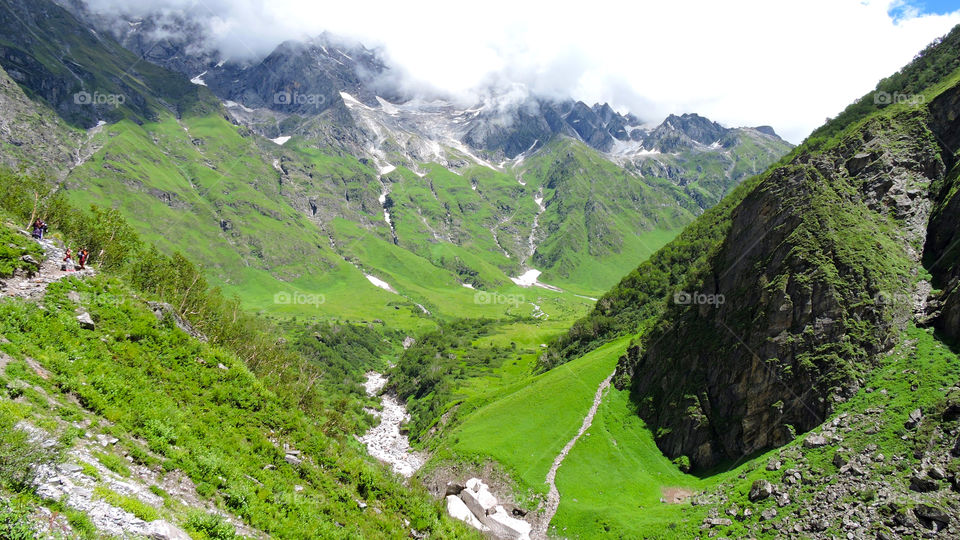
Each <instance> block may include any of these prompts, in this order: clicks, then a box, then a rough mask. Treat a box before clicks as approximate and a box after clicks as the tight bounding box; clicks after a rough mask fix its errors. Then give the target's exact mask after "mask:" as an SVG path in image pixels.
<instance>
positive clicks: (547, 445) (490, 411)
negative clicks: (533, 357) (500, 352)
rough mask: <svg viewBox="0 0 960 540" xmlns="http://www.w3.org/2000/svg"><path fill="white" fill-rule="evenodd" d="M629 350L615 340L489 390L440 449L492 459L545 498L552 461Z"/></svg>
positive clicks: (469, 406)
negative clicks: (563, 363)
mask: <svg viewBox="0 0 960 540" xmlns="http://www.w3.org/2000/svg"><path fill="white" fill-rule="evenodd" d="M625 347H626V342H625V341H619V342H613V343H610V344H608V345H606V346H605V347H601V348H599V349H597V350H596V351H594V352H593V353H591V354H589V355H586V356H584V357H582V358H580V359H577V360H575V361H573V362H570V363H569V365H567V366H564V367H563V368H560V369H556V370H553V371H550V372H549V373H546V374H543V375H538V376H535V377H523V378H519V379H517V380H514V381H512V382H511V383H510V384H506V385H502V386H494V387H491V388H488V390H487V392H486V393H485V394H478V395H477V396H475V397H474V398H472V400H468V401H466V402H464V403H463V404H462V405H461V406H460V410H459V411H458V415H459V416H460V417H462V418H463V419H462V422H461V423H459V424H458V425H457V426H456V427H455V428H454V429H452V430H450V431H448V432H446V433H445V435H444V438H443V442H442V443H441V444H440V446H441V447H448V448H449V449H450V450H451V451H452V452H453V454H455V455H456V456H458V457H459V458H466V459H474V460H480V461H482V460H483V459H485V458H487V457H489V458H492V459H494V460H496V461H497V462H498V463H499V464H500V465H501V466H502V467H503V468H504V469H505V470H506V471H508V472H509V473H511V476H512V478H513V479H514V480H515V481H516V482H517V483H518V487H519V488H520V491H521V493H524V494H529V493H541V494H545V493H546V487H547V486H546V484H544V478H545V477H546V474H547V471H548V470H549V469H550V465H551V464H552V463H553V459H554V458H555V457H556V456H557V454H558V453H559V452H560V450H561V448H563V446H564V445H565V444H566V443H567V442H568V441H569V440H570V439H571V438H573V436H574V435H575V434H576V433H577V430H578V429H579V428H580V424H581V422H582V421H583V416H584V415H585V414H586V413H587V411H588V410H589V409H590V406H591V403H592V400H593V395H594V393H595V392H596V390H597V386H598V385H599V384H600V382H601V381H602V380H603V379H605V378H606V377H607V376H608V375H610V373H612V372H613V368H614V367H615V366H616V363H617V358H618V357H619V355H620V354H622V353H623V350H624V348H625ZM542 413H549V414H542ZM438 457H439V458H440V459H443V458H446V457H451V456H447V455H444V454H442V453H440V454H438Z"/></svg>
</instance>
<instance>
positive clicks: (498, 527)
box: [483, 506, 533, 540]
mask: <svg viewBox="0 0 960 540" xmlns="http://www.w3.org/2000/svg"><path fill="white" fill-rule="evenodd" d="M483 523H484V524H485V525H487V526H488V527H490V532H491V533H493V535H494V536H496V537H497V538H506V539H509V540H530V530H531V529H532V528H533V527H532V526H531V525H530V524H529V523H527V522H526V521H524V520H522V519H517V518H515V517H513V516H511V515H510V514H508V513H507V511H506V510H504V508H503V507H502V506H497V507H496V509H495V510H494V511H493V512H491V513H490V514H488V515H487V516H486V519H485V520H483Z"/></svg>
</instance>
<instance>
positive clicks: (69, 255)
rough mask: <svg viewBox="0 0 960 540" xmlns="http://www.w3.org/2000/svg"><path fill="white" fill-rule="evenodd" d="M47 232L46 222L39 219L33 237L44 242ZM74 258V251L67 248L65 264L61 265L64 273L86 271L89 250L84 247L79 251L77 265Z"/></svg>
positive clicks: (35, 222)
mask: <svg viewBox="0 0 960 540" xmlns="http://www.w3.org/2000/svg"><path fill="white" fill-rule="evenodd" d="M46 232H47V224H46V222H44V221H43V220H42V219H41V218H37V220H36V221H34V222H33V233H32V236H33V237H34V238H36V239H37V240H43V235H44V234H46ZM73 257H74V255H73V250H71V249H70V248H67V251H66V252H65V253H64V255H63V264H61V265H60V269H61V270H63V271H69V270H86V268H87V260H88V259H89V258H90V252H89V251H88V250H87V248H86V247H82V248H80V250H79V251H77V255H76V257H77V259H76V264H74V259H73Z"/></svg>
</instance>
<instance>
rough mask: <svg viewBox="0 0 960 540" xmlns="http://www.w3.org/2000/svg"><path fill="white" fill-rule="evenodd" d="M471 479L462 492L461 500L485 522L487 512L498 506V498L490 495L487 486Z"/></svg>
mask: <svg viewBox="0 0 960 540" xmlns="http://www.w3.org/2000/svg"><path fill="white" fill-rule="evenodd" d="M474 480H476V479H475V478H471V479H470V480H469V481H468V482H467V487H466V488H465V489H464V490H463V491H461V492H460V498H461V499H463V502H464V503H466V504H467V508H469V509H470V511H471V512H473V513H474V515H476V516H477V517H479V518H480V520H481V521H483V517H484V516H486V515H487V511H488V510H491V509H493V507H495V506H496V505H497V498H496V497H494V496H493V493H490V490H489V489H488V488H487V485H486V484H484V483H483V482H481V481H479V480H476V481H474Z"/></svg>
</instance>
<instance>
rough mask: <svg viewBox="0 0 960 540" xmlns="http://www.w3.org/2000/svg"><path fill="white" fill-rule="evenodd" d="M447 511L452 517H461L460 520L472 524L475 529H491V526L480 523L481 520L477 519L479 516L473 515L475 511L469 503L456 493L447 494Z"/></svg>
mask: <svg viewBox="0 0 960 540" xmlns="http://www.w3.org/2000/svg"><path fill="white" fill-rule="evenodd" d="M447 513H448V514H450V517H453V518H456V519H459V520H460V521H462V522H464V523H466V524H467V525H470V526H471V527H473V528H474V529H477V530H479V531H484V532H486V531H489V530H490V528H489V527H487V526H486V525H484V524H483V523H480V520H479V519H477V516H475V515H473V512H471V511H470V509H469V508H467V505H466V504H465V503H464V502H463V500H461V499H460V497H457V496H456V495H447Z"/></svg>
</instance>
